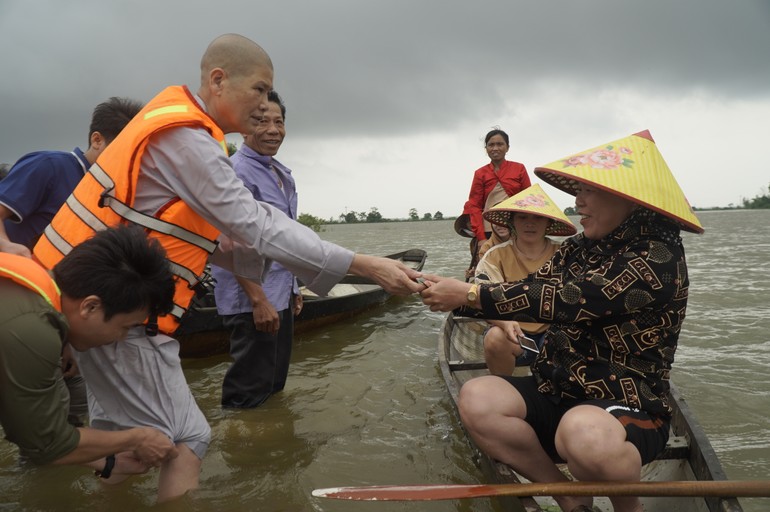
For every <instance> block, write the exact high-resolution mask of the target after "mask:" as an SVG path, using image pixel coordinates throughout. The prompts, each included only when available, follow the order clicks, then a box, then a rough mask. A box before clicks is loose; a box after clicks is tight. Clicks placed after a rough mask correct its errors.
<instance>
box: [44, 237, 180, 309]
mask: <svg viewBox="0 0 770 512" xmlns="http://www.w3.org/2000/svg"><path fill="white" fill-rule="evenodd" d="M53 275H54V281H56V284H57V285H58V286H59V289H60V290H61V292H62V294H63V295H66V296H68V297H70V298H72V299H83V298H85V297H88V296H89V295H96V296H97V297H99V298H100V299H101V301H102V305H103V307H104V319H105V320H109V319H110V318H112V317H113V316H114V315H116V314H118V313H131V312H134V311H137V310H139V309H142V308H145V307H147V308H148V309H149V315H150V316H153V315H164V314H166V313H169V312H170V311H171V309H172V307H173V306H174V275H173V274H172V273H171V268H170V266H169V263H168V261H167V260H166V252H165V251H164V250H163V248H162V247H161V246H160V244H159V243H158V241H157V240H151V239H148V238H147V236H146V235H145V233H144V230H143V229H141V228H139V227H137V226H132V227H128V226H123V225H120V226H117V227H114V228H108V229H105V230H103V231H99V232H97V233H96V234H95V235H94V236H93V237H91V238H89V239H88V240H86V241H84V242H83V243H81V244H79V245H77V246H75V247H74V248H73V249H72V251H70V253H69V254H67V255H66V256H65V257H64V258H63V259H62V260H61V261H60V262H59V263H58V264H56V266H54V268H53Z"/></svg>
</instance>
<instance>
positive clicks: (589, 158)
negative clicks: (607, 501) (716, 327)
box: [422, 131, 703, 512]
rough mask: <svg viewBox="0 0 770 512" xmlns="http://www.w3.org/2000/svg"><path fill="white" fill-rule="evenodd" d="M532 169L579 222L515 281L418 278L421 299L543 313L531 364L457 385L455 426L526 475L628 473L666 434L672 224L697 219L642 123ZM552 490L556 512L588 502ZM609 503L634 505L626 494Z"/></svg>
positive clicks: (680, 286)
mask: <svg viewBox="0 0 770 512" xmlns="http://www.w3.org/2000/svg"><path fill="white" fill-rule="evenodd" d="M535 174H536V175H537V176H538V177H540V178H541V179H543V180H544V181H546V182H548V183H550V184H551V185H554V186H555V187H557V188H559V189H561V190H563V191H565V192H568V193H571V194H573V195H575V196H576V198H575V205H576V207H577V210H578V213H579V215H580V224H581V225H582V226H583V232H582V233H581V234H579V235H577V236H575V237H572V238H570V239H567V240H566V241H565V242H563V243H562V246H561V247H560V249H559V250H558V251H557V252H556V253H555V254H554V256H553V257H552V258H551V260H550V261H549V262H547V263H546V264H545V265H544V266H543V267H541V268H540V269H539V270H538V271H536V272H534V273H532V274H530V275H529V276H528V277H526V278H525V279H523V280H521V281H517V282H513V283H500V284H490V285H482V286H481V287H480V288H478V290H475V289H471V285H470V284H468V283H462V282H460V281H456V280H452V279H443V278H440V277H438V276H426V279H428V280H429V282H428V283H427V285H428V287H427V288H426V290H424V291H423V292H422V297H423V300H424V301H425V303H426V304H427V305H429V306H430V307H431V309H432V310H442V311H448V310H452V309H455V308H458V307H460V311H459V313H460V314H468V315H473V316H479V317H482V318H496V319H505V320H516V321H537V322H543V323H549V324H550V327H549V329H548V330H547V331H546V334H545V344H544V346H543V349H542V351H541V353H540V354H539V355H538V358H537V360H536V361H535V363H534V364H533V366H532V375H531V376H527V377H499V376H486V377H479V378H477V379H473V380H471V381H469V382H468V383H467V384H466V385H465V386H464V387H463V389H462V391H461V394H460V404H459V406H460V415H461V418H462V421H463V424H464V425H465V427H466V429H467V430H468V432H469V433H470V435H471V436H472V437H473V439H474V440H475V441H476V443H477V444H478V445H479V447H481V449H483V450H484V451H485V452H486V453H488V454H489V455H491V456H492V457H494V458H495V459H497V460H500V461H501V462H505V463H507V464H509V465H511V466H512V467H513V468H514V469H515V470H516V471H518V472H519V473H521V474H522V475H523V476H525V477H526V478H528V479H530V480H532V481H535V482H552V481H562V480H565V479H566V478H567V477H566V476H564V474H562V473H561V471H559V469H558V468H557V466H556V465H555V464H554V462H553V461H554V460H558V459H561V460H564V461H566V462H567V465H568V468H569V470H570V473H571V474H572V475H573V476H574V477H575V478H576V479H578V480H586V481H588V480H590V481H601V480H624V481H631V480H639V479H640V478H641V467H642V465H644V464H646V463H648V462H650V461H652V460H653V459H654V458H655V457H656V456H657V454H658V453H660V451H661V450H662V449H663V448H664V447H665V444H666V441H667V440H668V432H669V420H670V412H671V409H670V405H669V394H668V391H669V372H670V370H671V364H672V363H673V361H674V353H675V351H676V347H677V341H678V338H679V332H680V329H681V325H682V321H683V320H684V316H685V309H686V306H687V291H688V277H687V265H686V261H685V254H684V248H683V246H682V241H681V238H680V236H679V234H680V230H681V229H685V230H687V231H692V232H696V233H702V232H703V228H702V227H701V225H700V223H699V222H698V219H697V218H696V217H695V215H694V214H693V212H692V209H691V208H690V206H689V204H688V203H687V200H686V199H685V197H684V194H683V193H682V191H681V189H680V188H679V186H678V184H677V183H676V180H675V179H674V177H673V175H672V174H671V171H670V170H669V169H668V166H667V165H666V163H665V162H664V161H663V158H662V157H661V156H660V153H659V152H658V150H657V147H656V146H655V143H654V141H653V140H652V137H651V135H650V134H649V132H646V131H645V132H641V133H638V134H635V135H632V136H630V137H627V138H625V139H621V140H618V141H615V142H612V143H610V144H605V145H602V146H599V147H597V148H594V149H591V150H589V151H585V152H582V153H578V154H575V155H572V156H570V157H568V158H566V159H561V160H558V161H556V162H554V163H552V164H549V165H546V166H543V167H540V168H537V169H536V170H535ZM471 299H473V300H471ZM477 310H481V311H480V312H479V311H477ZM555 499H556V501H557V503H558V504H559V505H560V507H561V508H562V509H563V510H566V511H580V510H590V508H587V507H589V506H590V505H591V498H586V497H574V496H562V497H556V498H555ZM612 503H613V507H614V510H615V511H616V512H622V511H631V512H639V511H641V510H642V506H641V503H640V501H639V499H638V498H635V497H616V498H612Z"/></svg>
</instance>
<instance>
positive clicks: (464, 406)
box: [457, 377, 489, 426]
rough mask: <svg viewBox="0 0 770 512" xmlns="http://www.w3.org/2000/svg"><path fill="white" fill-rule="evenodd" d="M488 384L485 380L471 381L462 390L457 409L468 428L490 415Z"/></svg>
mask: <svg viewBox="0 0 770 512" xmlns="http://www.w3.org/2000/svg"><path fill="white" fill-rule="evenodd" d="M486 390H487V383H486V382H485V378H483V377H482V378H478V379H471V380H469V381H468V382H466V383H465V384H463V386H462V388H460V396H459V398H458V400H457V409H458V411H459V412H460V418H461V419H462V421H463V424H465V425H466V426H469V425H473V424H474V423H475V422H476V421H477V420H478V418H479V417H481V416H483V415H485V414H487V413H488V411H489V409H488V406H487V400H488V399H489V395H488V394H487V391H486Z"/></svg>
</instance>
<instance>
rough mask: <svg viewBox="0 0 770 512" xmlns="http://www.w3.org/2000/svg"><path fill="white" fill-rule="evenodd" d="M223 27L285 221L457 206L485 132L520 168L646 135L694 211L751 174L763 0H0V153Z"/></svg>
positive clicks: (150, 79) (769, 25)
mask: <svg viewBox="0 0 770 512" xmlns="http://www.w3.org/2000/svg"><path fill="white" fill-rule="evenodd" d="M214 5H216V6H217V8H216V9H215V8H213V6H214ZM227 32H236V33H240V34H243V35H245V36H247V37H249V38H251V39H253V40H254V41H256V42H257V43H259V44H260V45H262V46H263V47H264V48H265V49H266V50H267V52H268V53H269V54H270V55H271V57H272V59H273V62H274V65H275V72H276V75H275V88H276V90H277V91H278V92H280V93H281V94H282V96H283V97H284V99H285V101H286V103H287V107H288V113H287V138H286V141H285V142H284V145H283V147H282V148H281V151H280V153H279V155H278V158H279V159H280V160H281V161H282V162H283V163H285V164H286V165H288V166H289V167H291V168H292V169H293V170H294V172H295V177H296V179H297V182H298V187H299V191H300V196H299V197H300V211H301V212H304V213H310V214H313V215H316V216H320V217H324V218H328V217H337V216H338V215H339V214H341V213H344V212H345V211H350V210H354V211H368V210H369V209H370V208H372V207H376V208H378V210H379V211H380V213H381V214H382V215H383V216H385V217H407V215H408V213H409V209H410V208H416V209H417V210H418V212H419V213H420V216H422V214H423V213H424V212H430V213H435V212H436V211H441V212H442V213H443V214H444V215H445V216H449V215H457V214H459V213H460V212H461V210H462V206H463V203H464V202H465V200H466V199H467V195H468V190H469V188H470V183H471V179H472V176H473V171H474V170H475V169H476V168H478V167H480V166H482V165H484V164H485V163H487V162H488V158H487V156H486V153H485V151H484V149H483V136H484V134H485V133H486V132H487V131H488V130H490V129H491V128H493V127H501V128H502V129H504V130H506V131H507V132H508V133H509V135H510V137H511V150H510V152H509V153H508V159H509V160H516V161H519V162H522V163H523V164H524V165H525V166H526V167H527V169H528V170H529V171H530V174H531V171H532V170H533V169H534V168H535V167H536V166H538V165H542V164H546V163H549V162H552V161H554V160H557V159H559V158H561V157H564V156H567V155H569V154H572V153H574V152H577V151H581V150H584V149H588V148H591V147H594V146H597V145H599V144H603V143H605V142H610V141H612V140H615V139H619V138H622V137H625V136H627V135H630V134H632V133H635V132H638V131H641V130H643V129H649V130H650V132H651V133H652V135H653V137H654V138H655V140H656V142H657V144H658V147H659V149H660V151H661V153H662V154H663V156H664V158H665V159H666V161H667V162H668V164H669V167H671V169H672V170H673V172H674V174H675V176H676V177H677V179H678V181H679V183H680V185H681V187H682V189H683V190H684V192H685V194H686V195H687V197H688V198H689V200H690V202H691V204H693V205H694V206H698V207H707V206H724V205H728V204H730V203H735V204H738V203H740V201H741V199H742V198H753V197H754V196H756V195H760V194H764V193H766V191H767V186H768V184H769V183H770V172H768V171H770V164H768V158H767V157H766V155H765V151H767V149H768V148H770V121H768V120H770V2H768V1H767V0H734V1H724V0H677V1H671V0H644V1H641V0H637V1H624V0H548V1H542V0H532V1H524V0H500V1H492V0H477V1H474V2H469V1H467V0H382V1H373V0H372V1H367V0H324V1H313V0H306V1H299V0H280V1H274V2H262V1H259V0H248V1H240V0H238V1H226V2H202V1H198V0H162V1H158V0H135V1H127V0H112V1H110V2H104V1H78V0H70V1H67V2H62V1H61V0H48V1H42V0H1V1H0V162H4V163H13V162H15V161H16V160H17V159H18V158H19V157H20V156H22V155H23V154H25V153H27V152H30V151H35V150H39V149H59V150H66V151H69V150H71V149H72V148H73V147H74V146H80V147H83V148H84V147H85V146H86V142H87V135H88V123H89V120H90V115H91V111H92V110H93V107H94V106H95V105H96V104H97V103H99V102H101V101H104V100H105V99H107V98H108V97H110V96H129V97H133V98H136V99H138V100H142V101H147V100H149V99H150V98H151V97H152V96H154V95H155V94H156V93H157V92H158V91H160V90H161V89H162V88H164V87H165V86H167V85H172V84H188V85H190V86H191V88H192V89H193V90H197V87H198V84H199V72H198V65H199V61H200V56H201V55H202V53H203V51H204V50H205V48H206V46H207V45H208V43H209V42H210V41H211V40H212V39H213V38H215V37H216V36H218V35H220V34H223V33H227ZM239 139H240V137H238V136H235V137H233V138H232V140H233V141H236V140H239ZM762 148H765V149H764V150H763V149H762ZM531 175H532V174H531ZM534 181H535V182H537V181H538V180H536V179H535V180H534ZM545 188H546V190H547V191H548V192H549V194H551V195H552V197H553V198H554V199H555V200H556V202H557V203H559V205H560V206H561V207H566V206H570V205H572V199H571V197H570V196H567V195H566V194H563V193H560V192H557V191H555V189H553V188H551V187H549V186H546V187H545Z"/></svg>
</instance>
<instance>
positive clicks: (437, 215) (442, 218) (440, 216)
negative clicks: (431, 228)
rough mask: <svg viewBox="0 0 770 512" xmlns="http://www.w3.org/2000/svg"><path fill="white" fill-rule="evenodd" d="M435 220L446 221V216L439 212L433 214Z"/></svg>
mask: <svg viewBox="0 0 770 512" xmlns="http://www.w3.org/2000/svg"><path fill="white" fill-rule="evenodd" d="M433 220H444V214H443V213H441V211H437V212H436V213H434V214H433Z"/></svg>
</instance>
